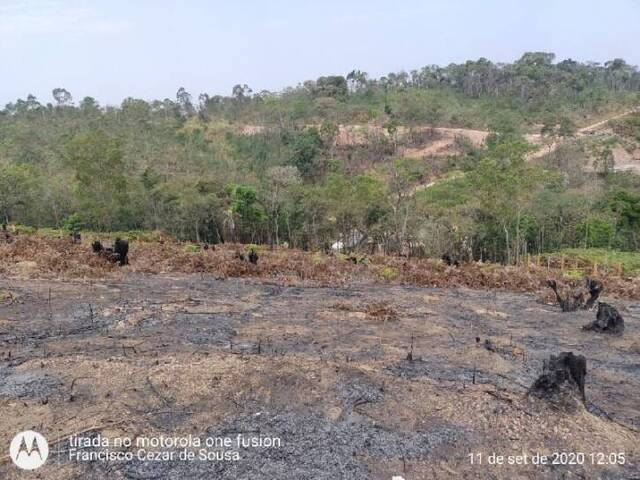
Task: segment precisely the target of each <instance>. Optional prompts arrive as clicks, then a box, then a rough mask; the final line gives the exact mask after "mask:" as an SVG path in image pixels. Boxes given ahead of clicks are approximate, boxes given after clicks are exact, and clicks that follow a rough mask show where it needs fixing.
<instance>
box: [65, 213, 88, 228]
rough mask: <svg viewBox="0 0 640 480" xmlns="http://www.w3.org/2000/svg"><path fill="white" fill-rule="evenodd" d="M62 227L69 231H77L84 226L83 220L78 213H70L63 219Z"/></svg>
mask: <svg viewBox="0 0 640 480" xmlns="http://www.w3.org/2000/svg"><path fill="white" fill-rule="evenodd" d="M62 228H63V229H65V230H68V231H70V232H79V231H80V230H82V229H83V228H84V222H83V221H82V218H80V215H78V214H77V213H72V214H71V215H69V216H68V217H67V218H65V219H64V220H63V222H62Z"/></svg>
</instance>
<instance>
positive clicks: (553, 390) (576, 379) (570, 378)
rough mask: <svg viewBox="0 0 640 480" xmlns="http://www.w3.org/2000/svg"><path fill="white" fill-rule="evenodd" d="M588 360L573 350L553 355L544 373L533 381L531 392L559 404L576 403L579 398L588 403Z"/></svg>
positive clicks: (547, 362) (570, 404) (545, 366)
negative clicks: (586, 393) (586, 390)
mask: <svg viewBox="0 0 640 480" xmlns="http://www.w3.org/2000/svg"><path fill="white" fill-rule="evenodd" d="M586 376H587V360H586V359H585V357H584V356H582V355H574V354H573V352H562V353H560V355H551V356H550V357H549V360H547V361H546V362H545V363H544V367H543V371H542V374H541V375H540V376H539V377H538V378H537V379H536V380H535V382H533V385H532V386H531V388H530V389H529V394H531V395H534V396H536V397H538V398H542V399H545V400H549V401H550V402H552V403H555V404H557V405H564V406H572V405H575V399H576V398H577V399H578V400H579V401H581V402H582V403H583V404H584V403H586V396H585V391H584V386H585V377H586Z"/></svg>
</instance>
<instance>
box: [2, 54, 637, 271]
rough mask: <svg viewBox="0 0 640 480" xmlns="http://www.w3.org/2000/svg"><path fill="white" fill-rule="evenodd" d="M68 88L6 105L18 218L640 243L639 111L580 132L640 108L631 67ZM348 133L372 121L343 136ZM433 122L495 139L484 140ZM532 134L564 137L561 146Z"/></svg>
mask: <svg viewBox="0 0 640 480" xmlns="http://www.w3.org/2000/svg"><path fill="white" fill-rule="evenodd" d="M52 96H53V98H52V100H53V102H52V103H44V102H42V100H39V99H36V98H35V97H33V96H31V95H30V96H28V97H27V98H26V99H19V100H17V101H16V102H14V103H10V104H8V105H6V107H5V108H4V109H3V110H2V111H0V214H1V215H2V219H3V220H4V221H5V222H8V223H11V222H13V223H20V224H26V225H31V226H38V227H45V226H55V227H60V226H66V227H68V228H70V229H78V228H87V229H94V230H105V231H106V230H129V229H161V230H165V231H167V232H169V233H171V234H174V235H176V236H178V237H180V238H185V239H192V240H197V241H202V240H206V241H209V242H217V241H223V240H236V241H242V242H247V243H249V242H251V243H282V242H287V243H288V244H290V245H293V246H299V247H303V248H323V247H326V246H327V245H328V244H331V243H333V242H335V241H336V240H338V239H341V238H342V239H343V240H345V241H347V240H348V239H349V238H357V239H358V240H359V247H360V248H374V247H375V246H378V247H379V248H383V249H384V250H385V251H387V252H401V251H405V250H406V249H407V248H414V249H415V248H417V249H418V250H419V251H420V252H422V253H426V254H433V255H438V254H440V253H442V252H443V251H445V250H451V249H454V250H457V251H458V252H459V254H461V255H462V254H464V255H469V256H473V257H475V258H487V257H488V258H492V259H496V260H501V261H507V262H513V261H516V260H517V258H518V257H520V256H521V255H523V254H524V253H526V252H530V251H548V250H555V249H559V248H563V247H580V246H581V247H590V246H598V247H615V248H619V249H637V248H638V247H639V242H640V238H639V234H638V229H639V228H640V198H639V196H638V191H639V186H640V181H639V180H638V177H637V176H636V175H634V174H632V173H625V174H620V173H617V170H618V168H616V163H615V162H616V156H615V155H614V153H616V152H623V153H624V152H626V153H624V154H625V155H627V156H626V157H624V158H626V159H628V160H629V162H631V163H632V162H633V161H634V159H635V158H636V157H635V155H636V151H637V150H638V143H639V142H640V115H638V114H631V115H627V116H624V117H620V118H618V119H616V120H615V121H612V122H609V123H606V122H605V124H604V126H603V128H602V129H601V130H602V131H601V132H599V133H598V134H597V135H593V136H589V138H583V137H579V138H576V137H575V134H576V132H577V129H578V128H579V127H581V126H584V125H587V124H589V123H593V122H595V121H598V120H601V119H605V118H608V117H609V116H613V115H615V114H616V113H619V112H623V111H627V110H629V109H631V108H633V107H635V106H637V105H639V104H640V73H639V72H638V70H637V68H636V67H633V66H630V65H628V64H626V63H625V61H624V60H621V59H615V60H612V61H610V62H606V63H605V64H604V65H600V64H595V63H579V62H575V61H572V60H563V61H559V62H555V58H554V55H553V54H549V53H540V52H539V53H526V54H524V55H523V56H522V57H521V58H520V59H519V60H517V61H516V62H514V63H510V64H495V63H492V62H490V61H488V60H486V59H480V60H477V61H468V62H466V63H464V64H452V65H449V66H446V67H438V66H427V67H424V68H422V69H420V70H414V71H411V72H409V73H406V72H399V73H392V74H389V75H386V76H383V77H381V78H376V79H374V78H369V76H368V75H367V74H366V73H364V72H360V71H358V70H354V71H352V72H350V73H348V74H347V75H345V76H325V77H320V78H318V79H317V80H313V81H306V82H304V83H303V84H301V85H298V86H297V87H295V88H287V89H285V90H283V91H281V92H278V93H272V92H266V91H261V92H254V91H252V90H251V88H249V87H248V86H247V85H236V86H235V87H234V88H233V91H232V94H231V95H230V96H228V97H227V96H209V95H207V94H204V93H203V94H200V95H199V96H197V98H195V97H193V96H192V95H190V94H189V93H188V92H187V91H185V90H184V89H183V88H181V89H179V90H178V92H177V94H176V98H175V99H164V100H155V101H151V102H148V101H144V100H139V99H133V98H127V99H125V100H124V101H123V102H122V104H121V105H120V106H118V107H112V106H107V107H103V106H100V105H99V104H98V103H97V102H96V101H95V100H94V99H93V98H91V97H86V98H83V99H74V98H73V96H72V93H70V92H68V91H67V90H65V89H64V88H55V89H54V90H53V92H52ZM346 125H349V126H358V125H359V126H365V125H366V126H367V128H365V129H363V130H361V131H358V132H356V134H354V137H356V138H355V139H354V138H352V137H348V135H347V137H348V138H346V139H345V138H344V137H345V126H346ZM431 127H450V128H453V127H457V128H463V129H476V130H481V131H488V132H489V133H488V134H487V135H485V134H484V133H482V132H479V134H478V135H480V136H481V140H480V141H473V138H471V137H473V135H471V134H470V137H467V136H465V135H463V134H460V135H458V133H457V132H454V133H451V132H449V133H447V132H448V131H445V130H446V129H434V128H431ZM525 134H529V135H531V134H539V136H540V138H541V139H542V140H541V142H542V141H543V140H544V139H548V140H549V142H554V143H553V144H554V145H555V144H559V143H558V140H562V145H561V146H560V147H559V148H554V149H551V148H549V150H548V154H545V151H544V148H545V147H544V146H542V147H540V146H539V145H538V146H533V145H532V144H531V143H530V142H528V141H527V140H526V139H527V138H529V137H525ZM446 135H451V142H449V143H447V142H445V140H446V138H445V137H446ZM529 140H530V138H529ZM438 142H440V143H438ZM443 145H444V147H446V148H444V147H442V146H443ZM436 147H438V148H439V149H438V148H436ZM441 147H442V148H441ZM535 148H538V149H539V150H538V152H539V153H541V155H536V159H537V160H536V161H535V162H533V161H527V159H529V158H530V155H531V152H532V150H534V149H535ZM552 150H553V151H552ZM425 185H431V187H430V188H422V189H421V188H418V187H420V186H425ZM347 243H348V242H347Z"/></svg>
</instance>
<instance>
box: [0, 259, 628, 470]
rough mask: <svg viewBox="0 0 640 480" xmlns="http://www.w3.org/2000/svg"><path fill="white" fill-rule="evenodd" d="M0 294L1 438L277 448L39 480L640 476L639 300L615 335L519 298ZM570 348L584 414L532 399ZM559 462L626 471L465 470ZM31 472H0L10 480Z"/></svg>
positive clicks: (244, 291) (38, 287)
mask: <svg viewBox="0 0 640 480" xmlns="http://www.w3.org/2000/svg"><path fill="white" fill-rule="evenodd" d="M134 258H135V257H134ZM0 290H2V291H7V292H11V294H12V297H11V298H12V300H11V301H7V302H3V303H0V358H1V359H2V363H1V364H0V365H1V367H0V379H1V381H2V384H1V386H0V422H1V424H2V428H0V437H2V438H0V442H2V443H3V444H5V445H6V444H7V443H8V442H9V440H10V438H11V437H12V436H13V435H14V434H15V433H16V432H18V431H20V430H24V429H26V428H33V429H36V430H38V431H41V432H42V433H43V434H44V435H45V436H46V437H47V438H48V439H49V442H50V444H51V450H52V454H51V456H52V458H53V459H56V458H57V457H58V455H59V456H60V458H61V459H64V456H65V455H64V452H63V453H58V452H59V451H60V450H61V449H63V448H64V445H65V441H64V440H63V439H65V438H66V437H67V436H68V435H70V434H72V433H75V432H82V431H87V430H90V431H92V432H94V433H98V432H100V433H102V434H104V435H112V436H115V435H129V436H135V435H147V436H148V435H152V434H154V433H156V434H160V433H163V434H165V435H188V434H190V433H191V434H193V435H200V436H202V435H207V434H222V433H226V432H260V433H261V434H263V435H272V436H278V437H280V438H281V439H282V447H281V448H279V449H270V450H247V451H243V452H242V460H240V461H237V462H179V461H174V462H141V461H138V460H134V461H131V462H112V463H108V464H107V463H102V462H93V463H80V464H79V463H74V462H69V461H64V460H61V462H60V463H58V462H57V460H56V461H52V462H48V463H47V464H46V465H45V466H44V467H42V469H40V470H38V472H37V474H36V476H38V478H47V479H66V478H97V479H100V478H116V479H117V478H171V479H173V478H184V479H186V478H202V479H205V478H220V479H233V478H252V479H271V478H282V479H316V478H320V479H322V478H327V479H329V478H350V479H389V478H391V476H392V475H402V476H403V477H404V478H406V479H427V478H429V479H431V478H442V479H446V478H470V479H472V478H473V479H475V478H478V479H480V478H499V479H511V478H543V479H561V478H608V479H628V478H635V477H638V476H640V466H639V462H640V434H639V433H638V430H639V429H640V402H638V397H637V394H638V391H640V339H639V337H638V334H637V332H638V329H639V328H640V309H639V308H638V305H637V303H632V302H629V301H623V300H614V301H612V303H614V304H615V305H616V306H617V308H618V309H619V310H620V313H621V314H622V315H623V316H624V318H625V324H626V331H625V335H624V336H622V337H612V336H607V335H598V334H594V333H593V332H585V331H583V330H581V326H582V325H584V324H586V323H588V322H589V321H591V320H592V317H593V316H594V312H590V311H581V312H576V313H570V314H564V313H561V312H560V311H559V309H558V308H557V307H554V306H548V305H543V304H540V303H539V302H538V301H536V298H535V296H534V295H533V294H529V293H510V292H506V291H504V292H495V291H481V290H468V289H457V288H453V289H438V288H435V289H434V288H426V287H420V286H401V285H381V284H373V283H368V282H362V283H360V284H352V285H350V284H348V285H344V286H342V287H337V286H334V287H317V286H283V285H276V284H269V283H265V282H257V281H255V280H248V279H226V280H221V279H216V278H214V277H212V276H210V275H203V274H192V275H187V274H178V273H175V274H146V273H135V272H130V271H126V270H125V271H123V272H122V273H121V274H120V275H119V278H116V279H111V280H107V281H105V280H99V281H81V280H76V281H70V280H36V279H32V280H26V279H23V280H19V279H4V280H1V281H0ZM605 299H606V294H605ZM609 301H611V300H610V299H609ZM372 305H373V306H372ZM412 339H413V352H412V353H413V361H410V360H408V359H407V354H408V353H409V352H410V345H411V342H412ZM477 339H480V341H477ZM485 340H489V342H490V343H489V344H490V345H492V346H493V348H492V349H489V348H487V347H486V345H487V343H485ZM561 351H573V352H575V353H576V354H583V355H585V356H586V358H587V377H586V398H587V408H586V409H584V408H581V409H578V410H577V411H575V412H569V413H567V412H562V411H559V410H555V409H554V408H552V407H551V406H550V405H549V404H547V403H545V402H544V401H542V400H539V399H537V398H532V397H527V396H526V388H527V387H528V386H529V385H531V383H532V382H533V380H534V379H535V378H536V377H537V376H538V374H539V373H540V372H541V371H542V364H543V360H544V359H546V358H548V357H549V355H551V354H557V353H559V352H561ZM56 440H58V441H56ZM554 451H565V452H585V453H590V452H604V453H606V454H608V453H610V452H625V454H626V459H627V461H626V464H625V465H622V466H620V465H600V466H593V465H590V464H589V465H572V466H562V465H556V466H553V467H551V466H547V467H534V466H532V465H525V466H509V465H503V466H489V465H483V466H477V465H475V466H474V465H471V464H470V462H469V457H468V454H469V453H477V452H482V453H484V454H485V455H488V454H490V453H492V452H495V453H498V454H503V455H521V454H523V453H528V454H533V453H537V452H540V453H546V454H551V453H552V452H554ZM17 472H18V471H17V469H16V468H15V467H14V466H13V465H12V464H11V463H10V462H7V459H6V458H5V459H4V461H3V463H1V464H0V477H2V478H10V479H11V478H22V477H21V476H20V475H19V474H18V473H17ZM34 478H35V477H34Z"/></svg>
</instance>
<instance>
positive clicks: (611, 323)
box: [582, 302, 624, 335]
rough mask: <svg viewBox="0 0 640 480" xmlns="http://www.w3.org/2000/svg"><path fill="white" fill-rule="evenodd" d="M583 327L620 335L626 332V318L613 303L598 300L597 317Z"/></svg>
mask: <svg viewBox="0 0 640 480" xmlns="http://www.w3.org/2000/svg"><path fill="white" fill-rule="evenodd" d="M582 329H583V330H589V331H594V332H600V333H611V334H617V335H620V334H622V332H624V319H623V318H622V315H620V312H618V310H617V309H616V308H615V307H614V306H613V305H609V304H608V303H604V302H598V313H597V315H596V319H595V320H594V321H593V322H591V323H589V324H587V325H585V326H584V327H582Z"/></svg>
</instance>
